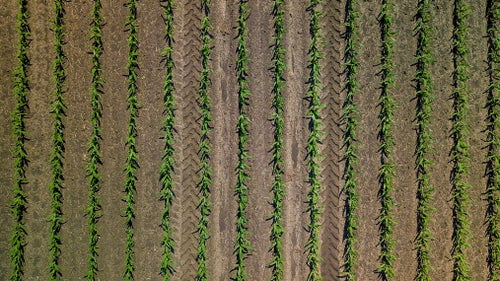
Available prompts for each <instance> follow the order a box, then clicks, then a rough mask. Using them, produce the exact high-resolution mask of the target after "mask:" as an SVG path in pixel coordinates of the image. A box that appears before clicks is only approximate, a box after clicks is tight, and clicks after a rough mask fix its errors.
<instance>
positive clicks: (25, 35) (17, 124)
mask: <svg viewBox="0 0 500 281" xmlns="http://www.w3.org/2000/svg"><path fill="white" fill-rule="evenodd" d="M18 7H19V12H18V14H17V32H18V36H19V37H18V40H19V41H18V43H17V63H18V65H17V66H16V68H15V69H14V98H15V100H16V105H15V107H14V110H13V112H12V135H13V136H14V138H15V140H14V177H13V181H14V184H13V194H14V198H13V199H12V200H11V212H12V217H13V218H14V227H13V230H12V236H11V240H10V243H11V249H10V264H11V267H12V272H11V275H10V279H9V280H11V281H20V280H22V278H23V267H24V246H25V245H26V230H25V228H24V214H25V212H26V194H25V192H24V190H23V186H24V184H26V180H27V179H26V168H27V166H28V155H27V154H26V149H25V145H24V144H25V142H26V140H27V137H26V126H25V122H24V117H25V115H26V112H27V110H28V99H27V95H28V92H29V90H30V88H29V81H28V67H29V64H30V61H29V57H28V48H29V37H30V34H31V33H30V28H29V24H28V17H29V14H28V1H27V0H19V1H18Z"/></svg>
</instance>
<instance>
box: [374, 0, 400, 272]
mask: <svg viewBox="0 0 500 281" xmlns="http://www.w3.org/2000/svg"><path fill="white" fill-rule="evenodd" d="M394 8H395V7H394V2H392V1H390V0H382V5H381V11H380V16H379V22H380V34H381V36H380V39H381V41H382V50H381V62H380V66H381V72H380V73H381V94H380V112H379V122H380V123H379V124H380V125H379V128H380V129H379V132H378V138H379V141H380V146H379V149H380V154H381V155H380V160H381V168H380V170H379V174H378V179H379V184H380V188H379V192H378V197H379V199H380V202H381V209H380V214H379V217H378V224H379V245H380V256H379V261H380V264H379V266H378V268H377V272H378V274H379V277H380V279H381V280H383V281H388V280H392V279H393V278H394V265H393V263H394V260H395V259H396V257H395V255H394V238H393V226H394V214H393V205H394V199H393V197H392V193H393V192H394V187H393V182H394V176H395V171H394V163H393V160H392V150H393V147H394V138H393V129H392V125H393V124H394V119H393V118H394V107H395V101H394V98H393V96H392V93H391V92H392V88H393V87H394V62H393V54H394V51H393V47H394V41H395V39H394V31H393V19H392V16H393V15H394V13H395V11H394Z"/></svg>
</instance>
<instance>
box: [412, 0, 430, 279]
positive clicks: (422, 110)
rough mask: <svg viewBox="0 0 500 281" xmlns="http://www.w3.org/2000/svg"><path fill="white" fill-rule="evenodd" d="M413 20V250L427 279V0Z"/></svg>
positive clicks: (421, 275) (418, 276)
mask: <svg viewBox="0 0 500 281" xmlns="http://www.w3.org/2000/svg"><path fill="white" fill-rule="evenodd" d="M415 19H416V28H415V31H416V36H417V52H416V64H415V65H416V74H415V82H416V101H417V109H416V122H417V146H416V150H415V155H416V160H415V165H416V171H417V185H418V188H417V200H418V203H417V236H416V238H415V246H416V249H417V274H416V276H415V280H418V281H428V280H430V279H431V277H430V272H429V271H430V262H429V252H430V245H429V243H430V240H431V231H430V228H429V221H430V214H431V212H432V211H433V210H434V208H433V207H432V206H431V204H430V201H431V200H432V192H433V187H432V185H431V183H430V175H429V171H430V168H431V165H432V162H431V161H430V159H429V157H428V156H429V153H430V151H431V145H432V141H433V138H432V136H431V130H430V128H429V126H430V122H431V113H432V105H431V104H432V100H433V95H432V78H431V73H430V68H431V65H432V62H433V59H432V46H431V44H430V40H431V36H432V35H431V33H432V27H431V23H430V21H431V7H430V4H429V0H419V1H418V4H417V15H416V17H415Z"/></svg>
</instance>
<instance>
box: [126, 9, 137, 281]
mask: <svg viewBox="0 0 500 281" xmlns="http://www.w3.org/2000/svg"><path fill="white" fill-rule="evenodd" d="M126 6H127V8H128V9H129V13H128V16H127V20H126V23H125V25H126V26H127V28H128V32H129V36H128V47H129V52H128V57H127V71H128V74H127V85H128V89H127V95H128V96H127V105H128V110H129V112H130V115H129V118H128V128H127V140H126V147H127V159H126V162H125V186H124V191H125V199H124V201H125V204H126V207H125V227H126V236H127V239H126V242H125V270H124V274H123V277H124V279H125V280H126V281H129V280H133V279H134V270H135V260H134V226H133V222H134V219H135V199H134V197H135V193H136V183H137V177H136V172H137V169H138V168H139V165H138V156H137V147H136V146H137V111H138V98H137V92H138V88H137V70H138V68H139V62H138V58H139V52H138V49H139V41H138V38H137V0H129V1H128V3H127V5H126Z"/></svg>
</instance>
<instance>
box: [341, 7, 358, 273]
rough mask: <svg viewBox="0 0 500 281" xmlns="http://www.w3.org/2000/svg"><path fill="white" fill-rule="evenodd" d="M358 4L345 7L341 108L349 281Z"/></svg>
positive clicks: (352, 247)
mask: <svg viewBox="0 0 500 281" xmlns="http://www.w3.org/2000/svg"><path fill="white" fill-rule="evenodd" d="M358 19H359V3H358V2H357V1H356V0H348V1H347V5H346V17H345V27H346V33H345V42H346V44H345V50H344V52H345V61H344V67H345V70H344V71H345V74H346V82H345V89H346V97H345V101H344V104H343V105H342V109H343V115H342V118H341V119H342V121H343V123H344V124H345V131H344V140H343V145H344V148H345V151H344V156H343V159H344V161H345V167H344V174H343V177H344V186H343V192H344V193H345V206H344V213H345V227H344V233H345V234H344V237H345V238H344V239H345V248H344V273H343V275H344V276H345V279H346V280H347V281H355V280H356V272H355V265H356V260H357V256H358V253H357V250H356V248H355V244H356V230H357V229H358V225H357V222H358V218H357V215H356V210H357V208H358V201H359V195H358V191H357V185H358V184H357V170H356V168H357V167H356V166H357V164H358V158H359V157H358V142H359V140H358V138H357V133H356V130H357V128H358V124H359V121H358V119H357V114H358V106H357V104H356V103H355V100H354V97H355V96H356V94H357V93H358V88H359V81H358V67H359V65H360V63H359V59H358V54H359V50H360V43H359V35H358V29H359V24H358Z"/></svg>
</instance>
